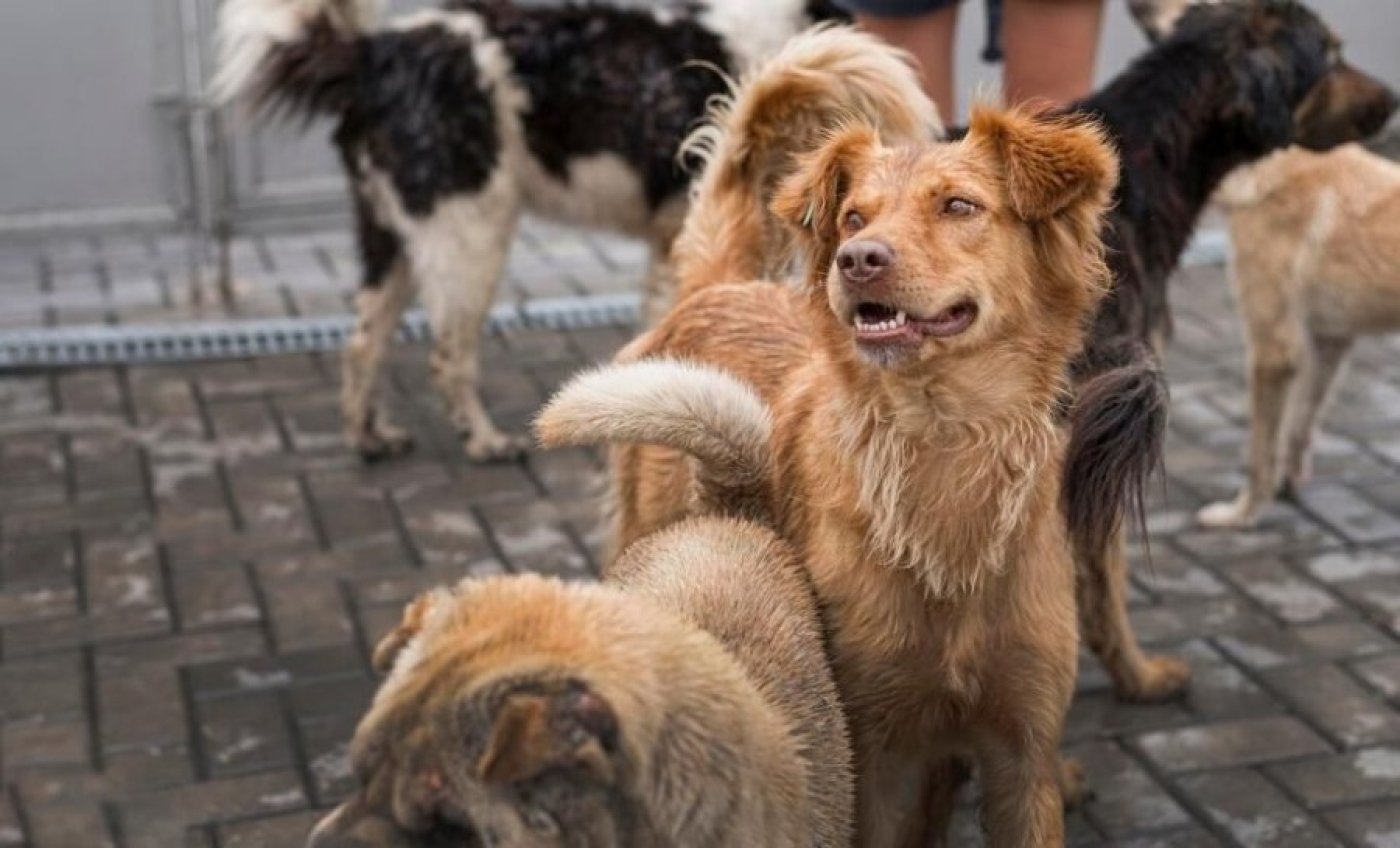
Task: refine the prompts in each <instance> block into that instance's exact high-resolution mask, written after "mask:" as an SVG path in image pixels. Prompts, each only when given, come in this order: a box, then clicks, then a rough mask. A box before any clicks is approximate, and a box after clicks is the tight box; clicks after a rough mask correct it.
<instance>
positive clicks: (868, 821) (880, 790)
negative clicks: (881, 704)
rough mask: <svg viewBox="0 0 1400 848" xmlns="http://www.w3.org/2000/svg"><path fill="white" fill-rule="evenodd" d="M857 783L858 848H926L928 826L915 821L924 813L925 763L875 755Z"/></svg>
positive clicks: (872, 755)
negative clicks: (919, 810) (922, 809)
mask: <svg viewBox="0 0 1400 848" xmlns="http://www.w3.org/2000/svg"><path fill="white" fill-rule="evenodd" d="M860 775H861V777H860V780H858V781H857V790H856V791H857V793H858V796H857V798H858V800H857V809H856V833H857V838H856V844H857V845H858V846H860V848H890V846H897V848H923V846H924V845H925V844H927V843H926V842H919V841H918V839H919V837H920V836H925V837H926V836H927V835H928V832H929V831H928V826H927V822H923V821H915V820H914V819H915V818H916V817H915V816H913V815H912V813H913V812H914V811H915V810H916V809H921V808H922V806H923V804H924V802H925V801H926V798H925V793H926V792H927V789H928V787H927V785H926V783H925V781H926V779H927V777H928V768H927V766H926V765H924V764H923V763H921V762H919V761H917V760H915V759H913V758H911V757H907V756H902V755H899V754H896V753H893V752H891V751H880V752H877V753H874V754H871V755H870V756H869V757H868V758H867V759H866V762H865V763H864V768H862V769H860Z"/></svg>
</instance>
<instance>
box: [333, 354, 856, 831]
mask: <svg viewBox="0 0 1400 848" xmlns="http://www.w3.org/2000/svg"><path fill="white" fill-rule="evenodd" d="M667 370H668V371H669V370H670V369H667ZM666 376H667V377H669V374H668V375H666ZM701 377H702V378H703V375H701ZM573 389H574V392H575V393H576V394H578V393H582V394H584V395H585V396H586V395H587V393H588V391H589V385H588V378H584V379H582V380H581V381H580V383H579V384H575V386H574V387H573ZM744 400H746V402H747V406H748V407H749V410H750V415H749V416H748V417H747V418H748V420H757V421H759V425H758V426H759V428H760V429H759V432H758V433H757V434H756V436H755V437H754V438H753V439H751V440H750V441H749V443H748V444H747V446H746V449H745V448H744V447H741V448H739V449H738V450H728V449H723V450H719V451H718V452H716V451H715V450H714V449H713V448H712V447H711V446H709V445H707V444H705V442H704V440H703V439H701V440H698V441H699V443H698V444H696V445H693V447H694V449H695V451H696V453H697V455H699V456H700V458H701V459H702V460H703V462H702V464H701V468H702V473H701V474H699V475H698V476H699V479H700V480H702V481H705V483H704V484H702V486H701V487H700V489H699V491H698V492H697V499H696V502H695V503H694V504H693V510H694V511H696V512H704V511H707V510H708V509H709V508H715V509H718V510H720V511H721V512H729V511H730V509H731V508H730V507H729V506H724V504H740V505H746V507H754V508H755V512H757V511H758V508H759V505H761V504H762V503H765V502H766V501H765V499H764V498H763V497H760V495H759V492H757V491H748V490H749V489H751V487H753V486H754V485H756V484H758V483H759V481H760V480H761V479H762V476H763V474H762V472H763V469H765V468H766V466H767V462H766V451H767V445H766V443H767V433H766V431H764V430H763V429H762V427H763V425H764V424H766V419H765V418H763V417H762V403H761V401H759V399H758V398H757V397H756V396H752V394H750V396H749V397H748V398H747V399H744ZM580 408H582V407H581V406H580V404H578V403H575V404H573V405H572V406H571V405H570V395H569V392H567V391H566V392H565V394H564V395H562V396H561V397H560V399H559V400H558V401H556V402H555V403H554V404H553V405H552V406H551V407H550V408H549V409H548V410H546V412H545V414H544V417H543V418H542V425H541V426H542V432H543V433H544V434H545V438H546V441H547V442H553V443H557V442H559V441H560V440H561V439H563V438H564V436H563V435H561V434H566V433H567V434H569V438H570V439H571V440H572V441H575V442H577V441H580V440H588V439H589V438H590V437H589V436H588V432H589V431H588V421H589V418H588V416H587V415H586V414H581V413H579V412H578V409H580ZM655 408H657V409H661V408H664V407H663V406H657V407H655ZM754 410H757V412H756V413H755V412H753V411H754ZM622 426H624V427H625V426H626V424H623V425H622ZM662 441H663V442H667V443H671V444H675V445H677V446H684V444H685V442H684V440H683V439H681V440H667V439H665V438H663V439H662ZM728 447H732V446H726V448H728ZM745 511H746V509H745ZM374 659H375V664H376V666H377V667H379V668H380V669H381V670H384V671H388V672H389V676H388V679H387V680H386V682H385V683H384V686H383V687H382V688H381V690H380V691H379V693H378V694H377V695H376V697H375V701H374V704H373V706H372V708H371V709H370V712H369V714H368V715H367V716H366V717H365V718H364V720H363V721H362V722H361V724H360V727H359V729H358V730H357V732H356V734H355V739H354V743H353V747H352V759H353V762H354V765H355V771H356V774H357V776H358V777H359V781H360V785H361V788H360V790H359V791H358V792H357V793H356V795H355V796H354V797H353V798H352V799H351V800H349V801H348V802H346V803H345V804H343V805H342V806H341V807H339V808H338V809H337V810H336V811H335V812H333V813H332V814H331V815H330V816H329V817H328V818H326V819H325V820H324V821H323V822H322V823H321V824H320V825H319V826H318V827H317V829H316V831H315V832H314V833H313V834H312V837H311V840H310V846H311V848H335V846H351V845H353V846H359V847H360V848H369V847H370V846H375V848H388V846H409V845H423V846H444V848H446V846H454V848H468V846H471V848H475V846H478V845H479V846H486V848H490V847H491V846H501V847H502V848H505V846H509V847H510V848H525V846H581V848H583V847H587V848H592V847H593V846H597V848H617V846H631V847H632V848H689V846H694V847H695V848H701V846H734V848H740V846H774V848H845V846H848V845H849V844H850V842H851V838H852V818H853V807H854V788H853V778H852V775H851V762H850V760H851V756H850V745H849V740H848V737H847V732H846V725H845V720H844V716H843V714H842V711H841V705H840V700H839V698H838V696H837V692H836V686H835V682H834V680H833V679H832V674H831V668H830V666H829V664H828V661H827V657H826V654H825V652H824V645H823V642H822V632H821V626H820V623H819V621H818V617H817V607H816V602H815V598H814V595H813V593H812V588H811V584H810V580H809V578H808V577H807V575H806V573H805V570H804V569H803V568H802V566H801V565H800V564H799V563H798V561H797V557H796V554H795V552H794V551H793V549H792V547H791V546H790V545H788V544H787V543H786V542H784V541H783V540H782V539H780V538H779V537H778V536H777V535H776V534H775V533H774V532H773V531H772V530H771V529H769V528H767V527H765V526H763V525H761V524H758V523H755V522H753V521H750V520H745V519H742V518H738V517H733V516H727V515H724V514H710V515H704V516H697V517H693V518H690V519H688V520H686V521H683V522H680V523H677V524H675V525H673V526H671V527H668V528H666V529H664V530H661V531H659V532H657V533H655V534H652V535H651V536H648V537H647V538H645V539H642V540H640V541H638V542H637V543H636V544H634V545H632V546H631V547H630V548H629V549H628V550H627V552H626V553H625V554H624V555H623V556H622V557H621V559H619V561H618V562H616V563H615V564H614V565H613V567H612V569H611V571H610V573H609V576H608V583H607V585H601V586H599V585H591V584H579V583H574V584H569V583H565V582H563V581H560V580H556V579H547V578H544V577H539V576H535V575H525V576H512V577H494V578H486V579H469V580H466V581H463V582H462V583H460V584H458V586H456V587H455V588H452V589H439V590H435V591H432V592H429V593H427V594H425V595H422V596H421V597H419V598H418V599H417V600H415V601H414V602H413V603H412V604H410V605H409V606H408V608H407V610H406V612H405V614H404V619H403V623H402V624H401V625H400V626H399V628H398V629H397V630H395V631H394V632H392V633H390V634H389V635H388V636H386V637H385V638H384V639H383V640H382V641H381V643H380V645H379V647H378V648H377V649H376V651H375V657H374Z"/></svg>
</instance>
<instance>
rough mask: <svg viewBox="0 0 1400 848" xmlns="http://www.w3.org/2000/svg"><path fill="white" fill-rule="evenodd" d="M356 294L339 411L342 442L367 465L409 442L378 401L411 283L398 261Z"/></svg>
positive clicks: (404, 450) (343, 361)
mask: <svg viewBox="0 0 1400 848" xmlns="http://www.w3.org/2000/svg"><path fill="white" fill-rule="evenodd" d="M369 274H370V269H369V267H368V266H367V273H366V277H367V279H366V284H365V286H364V287H362V288H361V289H360V291H359V292H358V293H357V294H356V295H355V315H356V317H355V330H354V333H353V334H352V335H351V336H350V340H349V342H348V343H347V344H346V346H345V352H344V353H343V354H342V358H341V388H340V409H341V414H342V416H343V418H344V421H345V439H346V441H347V442H348V443H349V444H350V447H352V448H354V449H355V450H356V451H358V452H359V454H360V456H361V457H362V458H363V459H364V460H365V461H366V462H373V461H375V460H379V459H385V458H388V457H393V456H399V455H401V454H404V453H407V452H408V451H409V450H411V449H412V447H413V440H412V439H411V438H410V437H409V435H408V434H407V433H405V432H404V431H403V430H401V429H399V428H398V427H395V426H394V425H393V424H391V423H390V422H389V418H388V414H387V412H386V411H385V409H384V407H383V405H382V404H380V403H378V402H377V401H376V397H375V396H376V394H377V393H378V387H379V375H380V373H381V371H382V370H383V364H384V351H385V348H387V347H388V345H389V342H390V341H391V340H392V339H393V336H394V331H395V330H397V329H398V326H399V319H400V318H401V317H402V316H403V311H404V309H405V308H407V306H408V304H409V301H411V300H412V299H413V282H412V280H411V279H410V277H409V273H408V266H407V264H406V263H405V262H404V260H403V259H402V258H399V259H396V260H394V261H393V262H392V263H391V264H390V265H389V267H388V268H387V269H384V270H383V271H382V272H380V273H379V275H378V276H377V277H376V278H374V279H369V278H368V277H369Z"/></svg>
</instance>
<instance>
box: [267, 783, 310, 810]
mask: <svg viewBox="0 0 1400 848" xmlns="http://www.w3.org/2000/svg"><path fill="white" fill-rule="evenodd" d="M302 798H303V796H302V794H301V790H300V789H296V788H292V789H288V790H287V791H286V792H274V793H272V794H270V795H260V796H258V806H260V807H271V808H274V809H279V810H280V809H282V808H283V807H295V806H297V805H299V804H301V803H302Z"/></svg>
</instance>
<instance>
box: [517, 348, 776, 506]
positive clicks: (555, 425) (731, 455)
mask: <svg viewBox="0 0 1400 848" xmlns="http://www.w3.org/2000/svg"><path fill="white" fill-rule="evenodd" d="M771 431H772V422H771V420H770V418H769V414H768V407H767V405H766V404H764V402H763V401H762V399H760V398H759V396H758V393H757V392H755V391H754V390H753V388H752V387H750V386H749V385H748V384H747V383H744V382H743V381H741V380H738V379H736V378H734V377H731V376H730V375H729V374H726V373H725V372H723V371H721V370H719V369H717V368H712V367H710V366H708V365H700V364H697V363H689V362H681V361H677V360H666V359H652V360H644V361H641V362H634V363H630V364H625V365H605V366H602V367H601V368H596V369H593V370H591V371H585V372H584V373H582V374H580V375H578V376H577V377H574V378H573V379H572V380H570V381H569V383H568V384H567V385H565V386H564V388H562V389H560V390H559V392H558V393H557V394H555V396H554V397H553V398H552V399H551V400H550V401H549V403H547V404H545V407H544V409H543V410H542V411H541V412H540V414H539V417H538V418H536V419H535V434H536V436H538V438H539V440H540V444H542V445H544V446H545V447H562V446H565V445H594V444H652V445H664V446H666V447H669V448H674V449H676V450H679V451H682V452H684V453H687V454H690V455H691V456H692V457H694V458H695V460H696V461H697V469H696V475H695V476H696V483H697V489H698V491H697V493H696V494H697V498H698V501H699V504H700V506H701V507H702V508H704V509H706V510H707V511H710V512H718V513H722V514H727V515H740V516H744V517H747V518H752V519H755V520H759V521H765V522H767V521H769V520H771V517H772V510H771V499H770V497H769V494H768V471H769V464H770V454H769V434H770V433H771Z"/></svg>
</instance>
